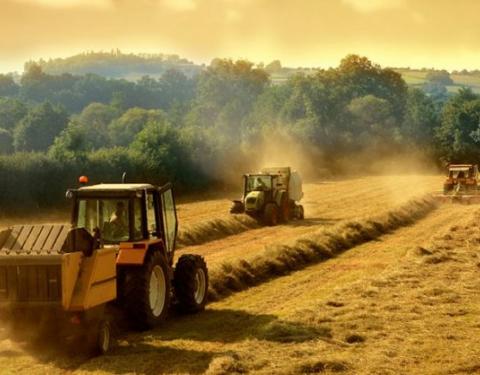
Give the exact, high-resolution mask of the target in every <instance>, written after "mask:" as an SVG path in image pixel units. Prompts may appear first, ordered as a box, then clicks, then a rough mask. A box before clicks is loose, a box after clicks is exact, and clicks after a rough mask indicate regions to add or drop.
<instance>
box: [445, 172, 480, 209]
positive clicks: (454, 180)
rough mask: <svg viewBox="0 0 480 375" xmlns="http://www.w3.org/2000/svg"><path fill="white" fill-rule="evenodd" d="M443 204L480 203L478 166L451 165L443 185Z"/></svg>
mask: <svg viewBox="0 0 480 375" xmlns="http://www.w3.org/2000/svg"><path fill="white" fill-rule="evenodd" d="M438 198H439V200H440V201H443V202H459V203H466V204H469V203H474V202H477V201H478V202H480V186H479V174H478V166H477V165H476V164H450V165H449V166H448V171H447V178H446V180H445V182H444V184H443V194H442V195H441V196H438Z"/></svg>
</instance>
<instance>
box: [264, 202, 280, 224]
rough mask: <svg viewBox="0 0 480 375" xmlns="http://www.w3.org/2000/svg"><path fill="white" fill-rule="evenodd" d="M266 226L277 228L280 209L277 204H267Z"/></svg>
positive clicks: (265, 213)
mask: <svg viewBox="0 0 480 375" xmlns="http://www.w3.org/2000/svg"><path fill="white" fill-rule="evenodd" d="M264 220H265V224H267V225H269V226H275V225H277V224H278V208H277V205H276V204H275V203H267V205H266V206H265V212H264Z"/></svg>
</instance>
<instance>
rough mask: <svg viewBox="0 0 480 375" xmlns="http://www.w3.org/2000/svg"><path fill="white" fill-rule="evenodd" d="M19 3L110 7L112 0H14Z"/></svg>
mask: <svg viewBox="0 0 480 375" xmlns="http://www.w3.org/2000/svg"><path fill="white" fill-rule="evenodd" d="M14 1H15V2H17V3H29V4H34V5H40V6H44V7H50V8H71V7H80V6H81V7H89V8H109V7H110V6H111V5H112V2H111V1H110V0H14Z"/></svg>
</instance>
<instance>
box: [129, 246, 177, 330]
mask: <svg viewBox="0 0 480 375" xmlns="http://www.w3.org/2000/svg"><path fill="white" fill-rule="evenodd" d="M123 282H124V284H123V298H124V307H125V310H126V313H127V315H128V317H129V320H130V322H132V325H133V326H134V327H135V328H137V329H139V330H145V329H149V328H153V327H155V326H156V325H158V324H159V323H161V322H162V321H164V320H165V318H166V316H167V313H168V309H169V306H170V278H169V276H168V265H167V261H166V260H165V257H164V256H163V255H162V254H161V253H160V252H158V251H153V252H151V253H149V254H147V257H146V259H145V262H144V264H143V265H142V266H139V267H132V268H130V269H128V270H127V272H126V273H125V279H124V281H123Z"/></svg>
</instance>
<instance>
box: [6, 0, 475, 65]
mask: <svg viewBox="0 0 480 375" xmlns="http://www.w3.org/2000/svg"><path fill="white" fill-rule="evenodd" d="M1 4H2V5H1V10H0V25H1V26H0V27H1V33H0V71H14V70H17V71H22V70H23V63H24V62H25V61H27V60H30V59H39V58H50V57H65V56H69V55H72V54H77V53H81V52H85V51H87V50H96V51H99V50H104V51H109V50H111V49H116V48H119V49H120V50H122V51H124V52H148V53H176V54H179V55H180V56H182V57H186V58H188V59H190V60H193V61H194V62H197V63H202V62H203V63H208V62H210V61H211V59H212V58H214V57H231V58H246V59H249V60H252V61H254V62H264V63H268V62H270V61H271V60H273V59H280V60H281V62H282V64H283V65H285V66H291V67H298V66H320V67H328V66H336V65H337V64H338V62H339V60H340V59H341V58H342V57H344V56H345V55H346V54H348V53H357V54H362V55H366V56H368V57H369V58H370V59H372V60H373V61H375V62H377V63H380V64H381V65H383V66H395V67H406V66H410V67H435V68H446V69H450V70H452V69H463V68H466V69H476V68H479V65H480V64H479V63H478V61H479V60H480V45H479V43H478V41H479V40H480V27H479V26H480V19H479V17H478V14H480V2H479V1H477V0H458V1H455V2H452V1H450V0H297V1H290V0H2V1H1Z"/></svg>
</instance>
